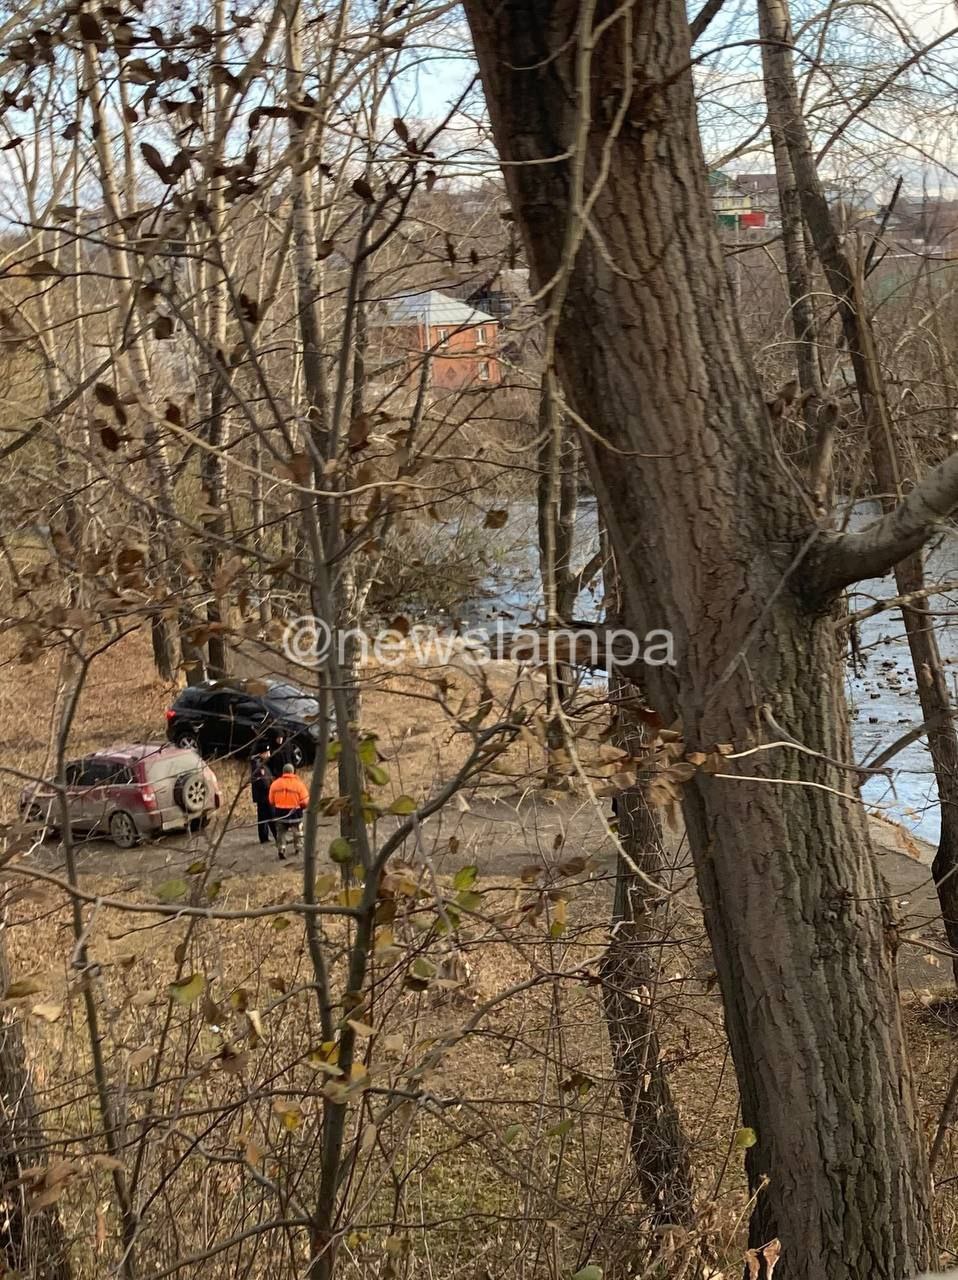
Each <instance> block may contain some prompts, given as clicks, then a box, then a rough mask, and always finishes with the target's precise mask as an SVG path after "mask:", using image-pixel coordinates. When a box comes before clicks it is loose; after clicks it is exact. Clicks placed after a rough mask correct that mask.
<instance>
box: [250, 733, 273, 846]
mask: <svg viewBox="0 0 958 1280" xmlns="http://www.w3.org/2000/svg"><path fill="white" fill-rule="evenodd" d="M272 782H273V774H272V773H271V771H270V768H269V757H268V756H267V754H266V752H265V751H262V752H260V753H259V754H258V755H254V756H253V757H252V759H251V760H250V791H251V792H252V796H253V804H255V805H256V829H257V831H258V832H259V842H260V844H269V842H270V841H271V840H275V839H276V811H275V810H274V808H273V806H272V805H271V804H270V799H269V789H270V786H271V785H272Z"/></svg>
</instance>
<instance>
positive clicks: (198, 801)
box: [173, 770, 208, 813]
mask: <svg viewBox="0 0 958 1280" xmlns="http://www.w3.org/2000/svg"><path fill="white" fill-rule="evenodd" d="M173 799H174V800H175V801H176V803H177V804H178V805H179V806H180V808H181V809H182V810H183V811H184V812H185V813H202V812H203V810H204V809H205V808H206V805H207V801H208V796H207V794H206V779H205V778H204V777H203V775H202V773H200V772H199V770H194V771H193V772H192V773H181V774H180V776H179V777H178V778H177V780H176V782H175V784H174V786H173Z"/></svg>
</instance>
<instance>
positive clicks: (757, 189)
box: [735, 173, 778, 195]
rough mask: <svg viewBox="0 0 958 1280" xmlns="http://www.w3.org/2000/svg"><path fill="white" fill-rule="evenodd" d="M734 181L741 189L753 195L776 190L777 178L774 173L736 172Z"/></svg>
mask: <svg viewBox="0 0 958 1280" xmlns="http://www.w3.org/2000/svg"><path fill="white" fill-rule="evenodd" d="M735 181H736V183H737V184H738V186H740V187H741V188H742V190H743V191H749V192H751V193H752V194H753V195H758V194H759V193H764V192H766V191H774V192H776V193H777V191H778V179H777V178H776V176H775V174H774V173H737V174H736V175H735Z"/></svg>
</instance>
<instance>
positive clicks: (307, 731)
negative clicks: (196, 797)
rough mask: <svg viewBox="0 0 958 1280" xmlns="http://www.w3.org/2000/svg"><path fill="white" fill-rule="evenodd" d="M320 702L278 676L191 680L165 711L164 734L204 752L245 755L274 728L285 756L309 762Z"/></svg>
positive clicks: (266, 742)
mask: <svg viewBox="0 0 958 1280" xmlns="http://www.w3.org/2000/svg"><path fill="white" fill-rule="evenodd" d="M319 715H320V711H319V702H318V701H317V700H316V699H315V698H313V697H311V696H310V695H309V694H308V693H304V692H303V690H302V689H297V688H296V686H295V685H292V684H285V683H283V682H282V681H280V680H218V681H209V682H207V683H206V684H198V685H190V686H189V687H188V688H186V689H184V690H183V692H182V693H181V694H180V695H179V696H178V698H177V699H176V701H175V702H174V703H173V705H172V707H170V708H169V710H168V711H167V713H166V736H167V737H168V738H169V740H170V741H171V742H174V743H175V744H176V745H177V746H178V747H192V748H193V749H194V751H199V752H200V754H201V755H204V756H227V755H246V754H248V753H249V752H250V751H251V750H252V749H253V747H254V745H256V746H259V747H262V748H263V749H264V750H265V749H268V748H270V747H271V746H272V745H273V739H274V737H275V735H276V734H277V733H282V734H284V735H285V737H286V743H287V748H288V759H289V760H290V762H291V763H292V764H295V765H297V766H299V765H301V764H308V763H310V762H311V761H312V760H313V759H314V758H315V755H316V740H317V738H318V737H319Z"/></svg>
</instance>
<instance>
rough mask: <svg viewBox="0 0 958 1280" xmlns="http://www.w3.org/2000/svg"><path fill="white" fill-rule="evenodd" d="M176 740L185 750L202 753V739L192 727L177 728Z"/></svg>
mask: <svg viewBox="0 0 958 1280" xmlns="http://www.w3.org/2000/svg"><path fill="white" fill-rule="evenodd" d="M174 741H175V743H176V745H177V746H178V747H182V748H183V749H184V750H185V751H195V752H196V754H197V755H199V754H200V739H199V736H198V734H196V733H194V732H193V730H192V729H177V731H176V736H175V738H174Z"/></svg>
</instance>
